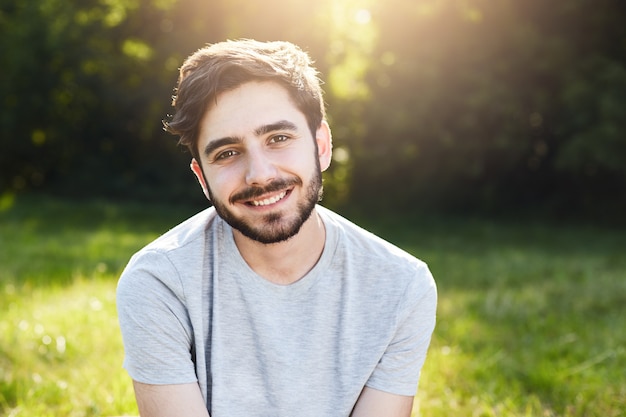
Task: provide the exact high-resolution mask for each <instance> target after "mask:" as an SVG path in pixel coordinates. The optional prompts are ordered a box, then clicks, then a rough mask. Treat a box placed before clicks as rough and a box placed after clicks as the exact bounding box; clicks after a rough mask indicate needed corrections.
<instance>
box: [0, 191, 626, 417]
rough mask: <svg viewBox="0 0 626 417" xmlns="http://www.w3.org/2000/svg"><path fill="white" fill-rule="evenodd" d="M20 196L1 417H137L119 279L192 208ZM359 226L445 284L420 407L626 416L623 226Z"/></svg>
mask: <svg viewBox="0 0 626 417" xmlns="http://www.w3.org/2000/svg"><path fill="white" fill-rule="evenodd" d="M10 203H11V202H10V201H8V200H0V306H1V307H0V416H25V417H45V416H117V415H133V414H134V415H136V414H137V409H136V406H135V403H134V397H133V393H132V388H131V384H130V381H129V379H128V377H127V376H126V374H125V372H124V371H123V370H122V369H121V361H122V357H123V352H122V345H121V340H120V335H119V329H118V325H117V318H116V313H115V285H116V280H117V277H118V276H119V273H120V271H121V269H122V268H123V267H124V265H125V263H126V261H127V260H128V258H129V257H130V255H131V254H132V253H133V252H134V251H135V250H137V249H138V248H140V247H141V246H143V245H144V244H146V243H147V242H149V241H150V240H151V239H153V238H154V237H156V236H157V235H158V234H160V233H162V232H163V231H165V230H167V228H168V227H170V226H172V225H174V224H176V223H177V222H179V221H180V220H182V219H184V218H185V217H187V216H189V215H191V214H192V212H191V211H189V209H181V208H172V207H157V208H155V207H152V206H148V205H143V206H141V205H128V204H126V205H121V206H119V205H114V204H108V203H103V202H91V203H84V202H83V203H71V202H67V201H57V200H50V199H43V198H37V197H29V198H20V199H18V200H17V201H16V202H15V204H10ZM387 217H390V216H387ZM360 223H362V224H365V225H366V226H367V227H368V228H369V229H371V230H373V231H375V232H377V233H378V234H380V235H382V236H383V237H385V238H387V239H388V240H391V241H393V242H395V243H397V244H399V245H400V246H402V247H403V248H405V249H407V250H408V251H410V252H412V253H414V254H415V255H417V256H418V257H420V258H422V259H424V260H425V261H427V262H428V264H429V265H430V267H431V270H432V271H433V274H434V275H435V278H436V280H437V283H438V287H439V297H440V298H439V300H440V301H439V309H438V325H437V328H436V330H435V336H434V339H433V342H432V345H431V349H430V351H429V356H428V359H427V362H426V365H425V368H424V370H423V373H422V378H421V383H420V391H419V393H418V395H417V397H416V402H415V411H414V416H437V417H439V416H442V417H443V416H445V417H448V416H542V417H545V416H568V417H574V416H576V417H582V416H585V417H586V416H602V417H616V416H623V415H626V256H625V255H624V254H625V253H626V251H625V249H626V232H625V231H624V230H611V229H609V228H596V227H593V226H590V225H588V224H587V225H578V226H572V225H569V226H564V225H560V226H556V225H547V224H545V223H533V222H523V223H522V222H520V223H516V222H513V221H511V220H508V221H498V222H494V221H488V220H470V219H450V218H424V217H418V216H416V217H415V218H404V219H402V221H400V220H394V221H392V220H385V217H384V216H382V217H381V218H378V219H377V220H376V221H375V222H374V221H368V220H367V219H366V220H363V221H362V222H360Z"/></svg>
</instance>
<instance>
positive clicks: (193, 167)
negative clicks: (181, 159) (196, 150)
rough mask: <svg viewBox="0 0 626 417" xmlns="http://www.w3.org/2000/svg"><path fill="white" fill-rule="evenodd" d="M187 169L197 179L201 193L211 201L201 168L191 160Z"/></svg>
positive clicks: (193, 159) (196, 162)
mask: <svg viewBox="0 0 626 417" xmlns="http://www.w3.org/2000/svg"><path fill="white" fill-rule="evenodd" d="M189 167H190V168H191V171H192V172H193V173H194V175H195V176H196V178H197V179H198V182H199V183H200V187H202V192H203V193H204V195H205V196H206V198H207V199H208V200H209V201H211V197H210V196H209V187H207V184H206V180H205V179H204V172H202V167H201V166H200V164H199V163H198V161H196V158H192V160H191V165H190V166H189Z"/></svg>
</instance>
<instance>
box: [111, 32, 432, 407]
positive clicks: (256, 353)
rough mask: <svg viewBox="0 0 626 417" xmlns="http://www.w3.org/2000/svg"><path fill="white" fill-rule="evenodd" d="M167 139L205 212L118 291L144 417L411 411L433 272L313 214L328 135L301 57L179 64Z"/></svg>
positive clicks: (272, 50)
mask: <svg viewBox="0 0 626 417" xmlns="http://www.w3.org/2000/svg"><path fill="white" fill-rule="evenodd" d="M173 105H174V107H175V114H174V116H173V117H172V119H171V120H170V121H169V122H167V123H166V129H167V130H169V131H170V132H172V133H174V134H177V135H180V141H181V143H182V144H184V145H186V146H187V147H188V148H189V150H190V152H191V154H192V156H193V159H192V162H191V169H192V170H193V172H194V174H195V175H196V177H197V178H198V181H199V182H200V185H201V186H202V189H203V191H204V193H205V195H206V196H207V198H208V199H209V200H210V201H211V203H212V205H213V207H212V208H209V209H207V210H205V211H203V212H201V213H199V214H197V215H196V216H194V217H192V218H191V219H189V220H187V221H185V222H183V223H182V224H180V225H179V226H177V227H176V228H174V229H172V230H170V231H169V232H167V233H166V234H164V235H163V236H161V237H160V238H158V239H157V240H156V241H154V242H152V243H151V244H150V245H148V246H147V247H145V248H144V249H142V250H141V251H140V252H138V253H137V254H135V256H133V258H132V259H131V261H130V262H129V264H128V266H127V267H126V269H125V271H124V273H123V274H122V277H121V279H120V282H119V285H118V293H117V297H118V311H119V318H120V324H121V329H122V334H123V338H124V344H125V350H126V358H125V363H124V365H125V368H126V369H127V370H128V372H129V374H130V376H131V377H132V378H133V381H134V388H135V394H136V397H137V403H138V406H139V411H140V413H141V415H142V416H150V417H160V416H186V417H196V416H197V417H200V416H204V417H206V416H208V415H209V414H210V415H211V416H212V417H224V416H228V417H237V416H241V417H244V416H245V417H251V416H252V417H254V416H267V417H302V416H312V417H313V416H314V417H329V416H337V417H347V416H354V417H365V416H375V417H383V416H389V417H391V416H393V417H400V416H405V417H406V416H409V415H410V414H411V408H412V402H413V396H414V394H415V392H416V390H417V383H418V379H419V374H420V370H421V367H422V364H423V362H424V360H425V357H426V351H427V348H428V345H429V342H430V338H431V334H432V331H433V328H434V325H435V309H436V289H435V285H434V282H433V279H432V276H431V274H430V272H429V271H428V268H427V267H426V265H425V264H424V263H422V262H421V261H419V260H417V259H415V258H413V257H412V256H410V255H408V254H407V253H405V252H403V251H401V250H400V249H398V248H396V247H394V246H392V245H391V244H389V243H387V242H385V241H383V240H381V239H379V238H377V237H375V236H373V235H371V234H370V233H368V232H366V231H364V230H362V229H360V228H358V227H357V226H355V225H353V224H352V223H350V222H348V221H347V220H345V219H343V218H342V217H340V216H339V215H337V214H335V213H332V212H331V211H329V210H327V209H325V208H323V207H321V206H319V205H317V203H318V201H319V200H320V198H321V190H322V179H321V172H322V171H323V170H325V169H326V168H328V166H329V164H330V161H331V149H332V143H331V133H330V128H329V126H328V124H327V122H326V120H325V110H324V104H323V99H322V92H321V88H320V82H319V79H318V78H317V72H316V70H315V69H314V68H313V67H312V66H311V62H310V59H309V57H308V56H307V54H306V53H304V52H302V51H301V50H300V49H299V48H297V47H296V46H294V45H292V44H290V43H287V42H269V43H261V42H256V41H252V40H242V41H228V42H222V43H218V44H214V45H211V46H208V47H206V48H204V49H201V50H199V51H197V52H196V53H194V54H192V55H191V56H190V57H189V58H188V59H187V60H186V61H185V63H184V64H183V66H182V68H181V70H180V78H179V82H178V88H177V91H176V96H175V98H174V102H173Z"/></svg>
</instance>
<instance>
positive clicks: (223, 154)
mask: <svg viewBox="0 0 626 417" xmlns="http://www.w3.org/2000/svg"><path fill="white" fill-rule="evenodd" d="M235 155H237V151H234V150H232V149H229V150H226V151H224V152H220V153H218V154H217V155H215V160H216V161H221V160H224V159H228V158H232V157H233V156H235Z"/></svg>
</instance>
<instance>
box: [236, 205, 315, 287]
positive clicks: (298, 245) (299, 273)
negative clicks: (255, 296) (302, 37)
mask: <svg viewBox="0 0 626 417" xmlns="http://www.w3.org/2000/svg"><path fill="white" fill-rule="evenodd" d="M233 234H234V238H235V244H236V245H237V249H239V252H240V253H241V256H242V257H243V259H244V260H245V261H246V263H247V264H248V265H249V266H250V268H252V270H253V271H254V272H256V273H257V274H258V275H260V276H261V277H263V278H265V279H266V280H268V281H270V282H273V283H275V284H281V285H288V284H293V283H294V282H296V281H298V280H300V279H301V278H302V277H304V276H305V275H306V274H307V273H308V272H309V271H310V270H311V269H313V267H314V266H315V264H316V263H317V261H318V260H319V258H320V256H321V255H322V251H323V250H324V244H325V242H326V229H325V228H324V222H323V221H322V219H321V218H320V216H319V214H318V213H317V210H313V212H312V213H311V216H310V217H309V219H308V220H307V221H306V222H304V224H303V225H302V227H301V228H300V231H299V232H298V233H297V234H296V235H295V236H293V237H291V238H290V239H288V240H286V241H284V242H279V243H272V244H264V243H260V242H257V241H254V240H252V239H250V238H248V237H246V236H244V235H242V234H241V233H240V232H239V231H238V230H234V229H233Z"/></svg>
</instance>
